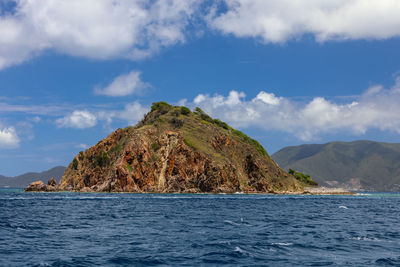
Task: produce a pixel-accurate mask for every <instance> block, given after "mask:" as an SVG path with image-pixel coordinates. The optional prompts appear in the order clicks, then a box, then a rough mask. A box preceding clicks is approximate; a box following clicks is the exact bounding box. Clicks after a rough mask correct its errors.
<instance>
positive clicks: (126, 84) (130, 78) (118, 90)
mask: <svg viewBox="0 0 400 267" xmlns="http://www.w3.org/2000/svg"><path fill="white" fill-rule="evenodd" d="M140 75H141V72H139V71H134V70H132V71H131V72H129V73H127V74H122V75H120V76H118V77H116V78H115V79H114V80H113V81H112V82H111V83H110V84H109V85H108V86H107V87H105V88H95V93H96V94H99V95H108V96H127V95H130V94H133V93H137V92H138V91H140V90H142V89H144V88H146V87H149V86H150V85H149V84H148V83H144V82H142V80H141V79H140Z"/></svg>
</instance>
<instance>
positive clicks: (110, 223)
mask: <svg viewBox="0 0 400 267" xmlns="http://www.w3.org/2000/svg"><path fill="white" fill-rule="evenodd" d="M399 230H400V194H369V195H359V196H278V195H189V194H188V195H174V194H166V195H164V194H101V193H82V194H81V193H25V192H23V191H21V190H0V266H94V265H101V266H120V265H139V266H140V265H161V266H163V265H172V266H181V265H185V266H197V265H239V266H252V265H253V266H259V265H265V266H294V265H297V266H327V265H341V266H343V265H345V266H369V265H371V266H376V265H400V232H399Z"/></svg>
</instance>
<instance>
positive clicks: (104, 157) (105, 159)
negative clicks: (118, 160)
mask: <svg viewBox="0 0 400 267" xmlns="http://www.w3.org/2000/svg"><path fill="white" fill-rule="evenodd" d="M109 163H110V156H109V155H108V154H107V153H106V152H104V151H101V152H100V153H99V154H97V155H96V156H95V158H94V164H95V166H99V167H100V168H103V167H105V166H107V165H108V164H109Z"/></svg>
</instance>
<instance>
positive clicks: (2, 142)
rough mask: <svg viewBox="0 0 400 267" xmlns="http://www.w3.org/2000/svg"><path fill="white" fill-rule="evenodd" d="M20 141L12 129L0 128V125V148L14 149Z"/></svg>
mask: <svg viewBox="0 0 400 267" xmlns="http://www.w3.org/2000/svg"><path fill="white" fill-rule="evenodd" d="M19 142H20V139H19V137H18V135H17V132H16V131H15V128H14V127H1V125H0V148H3V149H6V148H16V147H18V146H19Z"/></svg>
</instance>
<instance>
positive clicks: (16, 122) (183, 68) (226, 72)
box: [0, 0, 400, 176]
mask: <svg viewBox="0 0 400 267" xmlns="http://www.w3.org/2000/svg"><path fill="white" fill-rule="evenodd" d="M0 10H1V11H0V36H1V39H0V158H1V160H0V174H3V175H8V176H13V175H18V174H21V173H24V172H26V171H42V170H45V169H48V168H51V167H53V166H57V165H64V166H66V165H67V164H69V162H70V161H71V159H72V158H73V156H74V155H75V154H76V153H78V152H79V151H81V150H84V149H86V148H88V147H90V146H92V145H94V144H96V143H97V142H98V141H99V140H101V139H102V138H104V137H105V136H107V135H108V134H109V133H111V132H112V131H113V130H115V129H116V128H118V127H125V126H127V125H134V124H135V123H136V122H137V121H138V120H140V119H141V118H142V117H143V114H144V113H145V112H147V111H148V109H149V106H150V105H151V103H152V102H155V101H160V100H163V101H168V102H170V103H172V104H176V105H181V104H185V105H187V106H189V107H191V108H194V107H196V106H199V107H201V108H202V109H204V110H205V111H207V112H208V113H209V114H210V115H212V116H213V117H218V118H220V119H222V120H225V121H227V122H228V123H230V124H231V125H232V126H234V127H237V128H240V129H241V130H243V131H244V132H245V133H247V134H248V135H250V136H252V137H254V138H256V139H258V140H259V141H260V142H261V143H262V144H263V145H264V147H265V148H266V149H267V151H269V152H270V153H271V154H272V153H273V152H276V151H277V150H279V149H280V148H283V147H285V146H288V145H298V144H303V143H324V142H329V141H338V140H340V141H351V140H358V139H370V140H377V141H384V142H400V104H399V103H400V102H399V101H400V79H399V77H400V64H399V62H400V53H399V52H400V18H398V14H399V12H400V3H399V2H398V1H395V0H381V1H362V0H346V1H341V0H338V1H309V0H303V1H297V2H296V3H294V2H293V1H289V0H280V1H277V0H276V1H275V0H265V1H264V0H263V1H261V0H260V1H257V0H253V1H245V0H225V1H183V0H182V1H181V0H169V1H156V0H153V1H144V0H136V1H124V0H120V1H111V0H101V1H100V0H96V1H94V0H79V1H78V0H70V1H62V0H60V1H57V4H56V3H55V1H51V0H30V1H22V0H21V1H11V0H10V1H9V0H3V1H2V2H0Z"/></svg>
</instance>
